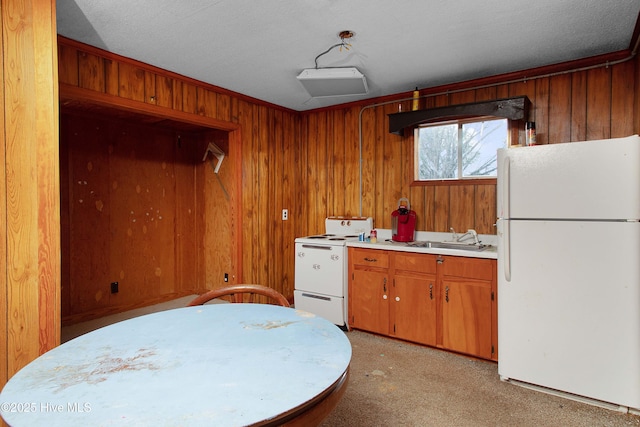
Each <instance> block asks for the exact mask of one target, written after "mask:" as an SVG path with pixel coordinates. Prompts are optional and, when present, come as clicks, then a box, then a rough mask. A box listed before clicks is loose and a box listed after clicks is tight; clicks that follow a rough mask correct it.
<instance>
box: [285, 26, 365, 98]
mask: <svg viewBox="0 0 640 427" xmlns="http://www.w3.org/2000/svg"><path fill="white" fill-rule="evenodd" d="M353 36H355V33H354V32H353V31H348V30H345V31H341V32H340V33H338V37H340V43H337V44H334V45H333V46H331V47H330V48H329V49H327V50H325V51H324V52H322V53H321V54H320V55H318V56H316V59H315V63H316V68H307V69H304V70H302V72H301V73H300V74H298V77H297V78H298V81H299V82H300V83H301V84H302V86H304V88H305V89H306V90H307V92H309V95H311V96H312V97H314V98H321V97H330V96H348V95H364V94H366V93H367V92H368V91H369V87H368V86H367V79H366V77H365V76H364V74H362V73H361V72H360V71H358V69H357V68H355V67H334V68H330V67H327V68H319V67H318V58H320V57H321V56H322V55H325V54H327V53H329V52H330V51H331V50H333V49H335V48H336V47H339V48H340V51H342V48H343V47H344V48H345V49H346V50H349V48H350V47H351V44H349V43H347V42H346V40H348V39H351V38H352V37H353Z"/></svg>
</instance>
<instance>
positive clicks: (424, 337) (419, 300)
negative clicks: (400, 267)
mask: <svg viewBox="0 0 640 427" xmlns="http://www.w3.org/2000/svg"><path fill="white" fill-rule="evenodd" d="M437 296H438V293H437V291H436V277H435V276H432V277H429V276H416V275H410V274H396V276H395V278H394V293H393V297H392V300H391V304H393V309H394V319H395V322H394V324H395V326H394V331H395V336H396V338H401V339H405V340H409V341H415V342H418V343H421V344H426V345H436V324H437V316H436V314H437V313H436V301H437Z"/></svg>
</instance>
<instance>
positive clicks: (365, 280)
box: [349, 270, 389, 335]
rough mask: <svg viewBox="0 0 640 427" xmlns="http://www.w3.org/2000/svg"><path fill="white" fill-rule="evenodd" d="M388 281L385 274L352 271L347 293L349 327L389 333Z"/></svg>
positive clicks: (369, 271)
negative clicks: (348, 299) (349, 309)
mask: <svg viewBox="0 0 640 427" xmlns="http://www.w3.org/2000/svg"><path fill="white" fill-rule="evenodd" d="M388 291H389V280H388V276H387V274H386V273H382V272H379V271H371V270H353V272H352V279H351V286H350V291H349V298H350V299H351V300H350V301H349V307H351V313H350V314H349V317H350V319H351V326H353V327H354V328H358V329H364V330H367V331H371V332H376V333H379V334H385V335H386V334H388V333H389V299H388Z"/></svg>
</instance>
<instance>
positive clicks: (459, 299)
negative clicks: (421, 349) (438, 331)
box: [441, 279, 492, 359]
mask: <svg viewBox="0 0 640 427" xmlns="http://www.w3.org/2000/svg"><path fill="white" fill-rule="evenodd" d="M441 292H442V293H441V295H442V344H443V346H444V347H445V348H447V349H450V350H453V351H459V352H461V353H468V354H473V355H476V356H478V357H483V358H486V359H490V358H491V356H492V354H491V305H492V304H491V283H490V282H482V281H471V280H464V279H460V280H451V279H445V280H443V281H442V289H441Z"/></svg>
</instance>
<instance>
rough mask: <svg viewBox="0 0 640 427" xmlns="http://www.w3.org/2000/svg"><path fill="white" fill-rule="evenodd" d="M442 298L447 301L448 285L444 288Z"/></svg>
mask: <svg viewBox="0 0 640 427" xmlns="http://www.w3.org/2000/svg"><path fill="white" fill-rule="evenodd" d="M444 300H445V301H446V302H449V287H448V286H447V287H445V288H444Z"/></svg>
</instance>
